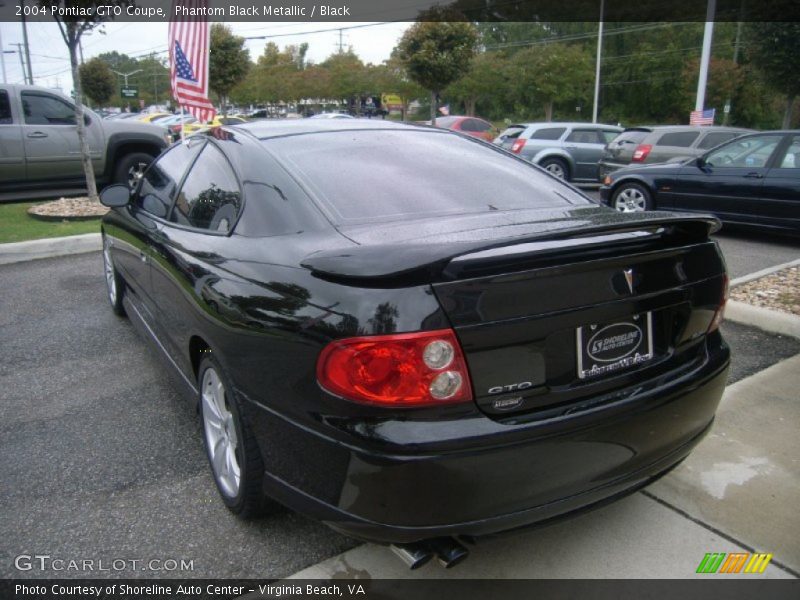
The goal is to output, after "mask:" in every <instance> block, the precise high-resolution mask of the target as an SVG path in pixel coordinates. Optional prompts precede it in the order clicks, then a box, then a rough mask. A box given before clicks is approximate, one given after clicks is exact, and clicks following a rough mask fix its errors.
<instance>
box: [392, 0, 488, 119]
mask: <svg viewBox="0 0 800 600" xmlns="http://www.w3.org/2000/svg"><path fill="white" fill-rule="evenodd" d="M448 18H449V19H452V20H451V21H448V20H447V19H448ZM459 18H461V19H463V18H464V17H463V15H460V14H459V13H455V12H454V11H452V10H449V9H446V8H439V7H436V8H433V9H431V10H430V11H427V12H425V13H422V14H421V15H420V19H422V20H420V21H418V22H416V23H414V25H412V26H411V27H409V28H408V29H407V30H406V32H405V33H404V34H403V37H402V38H401V39H400V43H399V44H398V56H399V57H400V59H401V60H402V61H403V62H404V63H405V66H406V69H407V71H408V74H409V76H410V77H411V79H412V80H414V81H415V82H417V83H418V84H419V85H421V86H422V87H423V88H425V89H426V90H428V91H429V92H430V94H431V124H432V125H434V126H435V125H436V97H437V95H438V94H439V93H440V92H441V91H442V90H443V89H445V88H446V87H447V86H448V85H450V84H451V83H453V82H454V81H456V80H457V79H459V78H460V77H462V76H463V75H464V74H465V73H466V72H467V69H468V68H469V64H470V61H471V60H472V57H473V56H474V55H475V51H476V47H477V45H478V32H477V30H476V29H475V26H474V25H472V24H471V23H467V22H463V21H458V20H457V19H459Z"/></svg>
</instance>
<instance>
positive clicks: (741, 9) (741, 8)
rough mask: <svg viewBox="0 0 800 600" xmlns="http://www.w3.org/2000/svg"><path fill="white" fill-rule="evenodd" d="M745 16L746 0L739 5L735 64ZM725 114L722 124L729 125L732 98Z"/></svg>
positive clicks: (734, 49)
mask: <svg viewBox="0 0 800 600" xmlns="http://www.w3.org/2000/svg"><path fill="white" fill-rule="evenodd" d="M743 17H744V0H742V3H741V4H740V5H739V21H738V22H737V23H736V40H735V41H734V42H733V65H734V66H737V65H738V64H739V44H740V42H741V40H742V18H743ZM724 110H725V116H724V117H723V119H722V124H723V125H727V124H728V123H729V122H730V119H731V98H728V99H727V100H726V101H725V109H724Z"/></svg>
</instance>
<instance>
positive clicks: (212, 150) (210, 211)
mask: <svg viewBox="0 0 800 600" xmlns="http://www.w3.org/2000/svg"><path fill="white" fill-rule="evenodd" d="M241 207H242V193H241V190H240V189H239V184H238V183H237V181H236V177H235V176H234V174H233V168H232V167H231V165H230V163H228V161H227V160H226V159H225V157H224V156H223V154H222V152H220V151H219V150H218V149H217V148H216V147H215V146H214V145H213V144H208V145H207V146H206V148H205V149H204V150H203V153H202V154H201V155H200V156H199V157H198V159H197V161H196V162H195V163H194V166H193V167H192V170H191V171H190V172H189V176H188V177H187V178H186V183H184V185H183V187H182V188H181V191H180V193H179V194H178V197H177V199H176V200H175V210H173V211H172V218H171V220H172V221H173V222H174V223H179V224H181V225H187V226H189V227H196V228H197V229H208V230H210V231H219V232H222V233H227V232H228V231H230V229H231V227H233V224H234V223H235V222H236V217H237V215H238V214H239V210H240V209H241Z"/></svg>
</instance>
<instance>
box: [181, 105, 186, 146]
mask: <svg viewBox="0 0 800 600" xmlns="http://www.w3.org/2000/svg"><path fill="white" fill-rule="evenodd" d="M185 124H186V123H185V122H184V120H183V104H181V144H185V143H186V134H185V133H184V132H183V126H184V125H185Z"/></svg>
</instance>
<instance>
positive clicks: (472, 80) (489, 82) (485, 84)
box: [447, 52, 507, 117]
mask: <svg viewBox="0 0 800 600" xmlns="http://www.w3.org/2000/svg"><path fill="white" fill-rule="evenodd" d="M506 70H507V61H506V60H505V58H504V57H503V56H502V55H501V54H499V53H498V52H484V53H482V54H478V56H476V57H475V60H473V61H472V65H471V66H470V69H469V71H467V74H466V75H464V77H462V78H461V79H459V80H458V81H456V82H455V83H453V84H452V85H450V86H449V87H448V88H447V95H448V97H451V96H452V97H453V98H454V99H456V100H459V101H461V102H463V103H464V108H465V109H466V113H467V114H468V115H469V116H471V117H474V116H475V107H476V105H477V104H478V103H479V102H488V101H490V100H491V99H493V98H494V97H495V96H497V95H500V94H502V93H503V88H504V87H505V85H506Z"/></svg>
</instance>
